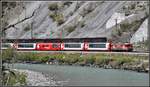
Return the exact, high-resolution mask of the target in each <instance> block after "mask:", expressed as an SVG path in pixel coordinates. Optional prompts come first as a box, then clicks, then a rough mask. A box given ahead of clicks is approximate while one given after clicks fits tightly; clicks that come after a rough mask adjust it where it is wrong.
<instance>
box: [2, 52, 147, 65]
mask: <svg viewBox="0 0 150 87" xmlns="http://www.w3.org/2000/svg"><path fill="white" fill-rule="evenodd" d="M5 51H6V52H8V50H5ZM10 51H12V50H10ZM6 52H3V53H6ZM12 53H13V52H10V53H9V52H8V54H9V55H10V56H12V55H11V54H12ZM16 54H17V55H16V57H15V60H16V62H17V61H22V62H24V61H39V62H41V63H46V62H47V61H48V60H50V59H54V60H58V61H59V62H60V63H65V64H80V63H83V64H97V65H104V64H106V65H107V64H108V63H109V62H111V61H115V62H117V63H118V64H121V65H122V64H124V63H131V62H138V60H139V59H146V60H147V59H148V56H138V55H126V54H102V53H101V54H80V53H74V54H66V53H57V54H56V53H55V54H49V53H31V52H28V53H16ZM5 57H8V55H3V58H4V60H10V58H5Z"/></svg>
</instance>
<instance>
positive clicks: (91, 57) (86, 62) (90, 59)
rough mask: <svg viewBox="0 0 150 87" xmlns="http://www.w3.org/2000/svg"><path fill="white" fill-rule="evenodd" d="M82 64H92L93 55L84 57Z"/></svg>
mask: <svg viewBox="0 0 150 87" xmlns="http://www.w3.org/2000/svg"><path fill="white" fill-rule="evenodd" d="M84 62H85V64H94V62H95V57H94V56H93V55H89V56H86V57H84Z"/></svg>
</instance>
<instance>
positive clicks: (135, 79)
mask: <svg viewBox="0 0 150 87" xmlns="http://www.w3.org/2000/svg"><path fill="white" fill-rule="evenodd" d="M14 68H16V69H27V70H32V71H37V72H43V73H46V74H49V75H50V77H53V78H54V79H55V80H57V81H64V85H67V86H149V74H147V73H138V72H133V71H125V70H115V69H101V68H92V67H80V66H59V65H46V64H15V65H14Z"/></svg>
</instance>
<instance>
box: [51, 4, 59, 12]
mask: <svg viewBox="0 0 150 87" xmlns="http://www.w3.org/2000/svg"><path fill="white" fill-rule="evenodd" d="M58 8H59V7H58V4H57V3H53V4H49V6H48V9H49V10H51V11H55V10H58Z"/></svg>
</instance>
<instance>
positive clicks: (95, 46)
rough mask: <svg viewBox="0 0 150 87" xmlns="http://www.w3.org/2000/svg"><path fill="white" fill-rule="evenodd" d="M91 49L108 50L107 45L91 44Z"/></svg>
mask: <svg viewBox="0 0 150 87" xmlns="http://www.w3.org/2000/svg"><path fill="white" fill-rule="evenodd" d="M89 48H106V44H89Z"/></svg>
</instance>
